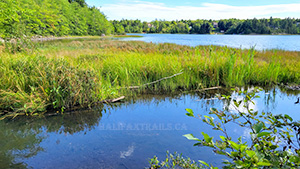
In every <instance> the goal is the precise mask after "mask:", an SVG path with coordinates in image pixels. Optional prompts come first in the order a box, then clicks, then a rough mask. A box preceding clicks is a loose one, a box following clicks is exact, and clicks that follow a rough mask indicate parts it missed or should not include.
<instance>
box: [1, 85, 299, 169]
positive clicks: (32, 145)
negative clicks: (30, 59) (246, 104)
mask: <svg viewBox="0 0 300 169" xmlns="http://www.w3.org/2000/svg"><path fill="white" fill-rule="evenodd" d="M214 92H216V93H224V92H225V93H228V91H223V90H219V91H214ZM214 92H207V93H205V94H203V93H198V94H178V95H175V96H162V95H144V96H142V98H138V99H134V100H132V99H127V100H126V101H125V102H123V103H118V104H114V107H106V108H105V107H99V108H97V109H93V110H84V111H78V112H73V113H71V114H68V113H66V114H64V115H60V116H51V117H45V118H42V119H25V120H24V119H23V118H21V119H15V120H14V121H0V127H1V131H0V145H1V150H0V164H1V167H0V168H38V169H39V168H50V169H51V168H53V169H54V168H66V169H67V168H89V169H92V168H120V169H122V168H144V167H147V166H148V160H149V158H151V157H153V156H154V155H156V156H158V157H159V158H160V159H163V158H164V157H165V155H166V151H167V150H168V151H170V152H175V151H177V152H179V153H182V154H183V155H184V156H188V157H191V158H192V159H193V160H196V161H197V160H204V161H206V162H208V163H211V164H213V165H214V166H219V167H220V166H222V163H221V162H222V159H224V156H220V155H216V154H215V153H213V152H212V150H211V149H210V148H205V147H194V146H193V144H194V143H195V142H193V141H189V140H187V139H186V138H184V137H183V136H182V135H184V134H188V133H193V134H194V135H195V136H196V137H200V138H201V134H200V133H201V132H205V133H208V134H209V135H211V136H214V137H215V138H218V135H219V134H220V133H219V132H216V131H214V130H211V128H210V127H208V126H207V125H205V124H204V123H203V122H201V120H199V119H196V118H191V117H188V116H186V115H185V113H186V112H185V109H186V108H191V109H193V110H194V112H195V113H197V114H202V115H207V114H208V112H209V109H210V108H211V107H215V108H219V109H222V108H224V107H225V102H224V100H218V99H214ZM233 95H235V94H234V93H233ZM259 95H260V96H261V98H259V99H256V100H255V105H252V106H251V108H253V109H255V110H259V111H266V112H269V111H271V112H273V113H275V114H279V113H288V114H290V115H291V116H292V117H293V118H294V119H296V120H300V116H299V108H300V105H299V104H294V102H295V101H296V99H297V97H298V96H300V95H299V94H287V93H284V92H281V91H280V90H279V89H278V88H273V89H271V90H267V91H262V92H260V93H259ZM229 109H232V110H233V108H232V107H231V106H229ZM227 130H228V131H229V132H230V135H231V136H232V137H233V138H234V139H236V138H238V137H240V136H242V139H243V140H249V134H248V133H249V131H248V130H247V129H241V128H239V127H237V126H235V125H232V124H231V125H228V126H227Z"/></svg>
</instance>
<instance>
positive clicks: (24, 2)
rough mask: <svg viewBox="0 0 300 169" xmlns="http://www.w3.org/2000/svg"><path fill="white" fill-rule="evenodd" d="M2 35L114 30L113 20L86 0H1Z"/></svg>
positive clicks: (81, 32) (77, 34)
mask: <svg viewBox="0 0 300 169" xmlns="http://www.w3.org/2000/svg"><path fill="white" fill-rule="evenodd" d="M0 9H1V10H0V37H2V38H16V37H20V36H24V35H27V36H33V35H40V36H64V35H73V36H84V35H102V34H111V33H112V31H113V27H112V24H111V23H110V22H109V21H108V20H107V18H106V16H105V15H104V14H103V13H101V12H100V10H99V9H97V8H96V7H89V6H88V5H87V4H86V3H85V1H84V0H3V1H0Z"/></svg>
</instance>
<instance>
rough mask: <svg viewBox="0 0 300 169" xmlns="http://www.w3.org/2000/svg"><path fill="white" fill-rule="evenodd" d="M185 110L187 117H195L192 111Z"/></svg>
mask: <svg viewBox="0 0 300 169" xmlns="http://www.w3.org/2000/svg"><path fill="white" fill-rule="evenodd" d="M185 110H186V111H187V113H185V114H186V115H187V116H190V117H195V116H194V112H193V110H192V109H185Z"/></svg>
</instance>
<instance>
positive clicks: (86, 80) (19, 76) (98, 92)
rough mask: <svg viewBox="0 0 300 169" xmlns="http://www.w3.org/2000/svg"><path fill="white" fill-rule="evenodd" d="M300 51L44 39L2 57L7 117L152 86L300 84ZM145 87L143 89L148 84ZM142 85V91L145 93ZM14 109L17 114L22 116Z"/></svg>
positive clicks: (1, 95)
mask: <svg viewBox="0 0 300 169" xmlns="http://www.w3.org/2000/svg"><path fill="white" fill-rule="evenodd" d="M299 56H300V53H299V52H288V51H281V50H278V51H273V50H272V51H271V50H270V51H263V52H258V51H255V50H241V49H233V48H228V47H216V46H198V47H189V46H180V45H175V44H168V43H166V44H152V43H145V42H123V41H111V40H108V39H101V40H94V39H93V40H80V41H79V40H78V41H65V42H64V41H60V42H59V41H58V42H49V43H43V44H40V45H39V47H38V48H37V49H36V50H35V52H34V53H30V54H28V53H17V54H10V53H6V52H3V51H2V53H1V58H0V77H1V79H0V110H3V111H2V112H5V113H2V114H1V115H4V114H10V113H7V111H8V112H14V113H27V114H34V113H32V112H43V111H45V110H47V109H53V108H55V109H58V108H59V109H61V108H63V109H64V108H69V107H72V106H74V105H90V104H92V103H93V102H96V101H99V100H103V99H108V98H114V97H117V96H119V95H121V94H124V93H127V92H128V91H129V90H126V89H122V90H119V89H120V88H122V87H126V86H139V85H142V84H145V83H149V82H152V81H155V80H158V79H161V78H163V77H169V76H171V75H174V74H176V73H179V72H183V74H181V75H179V76H176V77H173V78H170V79H167V80H163V81H160V82H159V83H156V84H153V85H149V86H146V87H144V88H147V89H148V90H149V89H150V90H152V91H161V90H164V91H166V92H170V91H175V90H177V91H178V90H191V89H198V88H205V87H210V86H219V85H221V86H243V85H246V84H252V85H256V84H258V85H272V84H274V83H287V82H289V83H298V84H299V83H300V73H299V72H300V58H299ZM141 90H143V89H141ZM141 90H140V91H141ZM14 113H12V114H10V115H12V116H13V115H15V114H14Z"/></svg>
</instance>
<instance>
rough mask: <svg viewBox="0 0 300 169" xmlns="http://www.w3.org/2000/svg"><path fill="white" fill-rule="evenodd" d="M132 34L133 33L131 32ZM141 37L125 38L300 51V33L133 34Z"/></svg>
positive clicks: (153, 41)
mask: <svg viewBox="0 0 300 169" xmlns="http://www.w3.org/2000/svg"><path fill="white" fill-rule="evenodd" d="M130 35H131V34H130ZM133 35H140V36H143V37H141V38H125V39H124V40H138V41H145V42H152V43H176V44H179V45H188V46H198V45H217V46H228V47H234V48H242V49H250V48H253V47H254V48H255V49H257V50H268V49H282V50H288V51H300V35H195V34H192V35H190V34H133Z"/></svg>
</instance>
